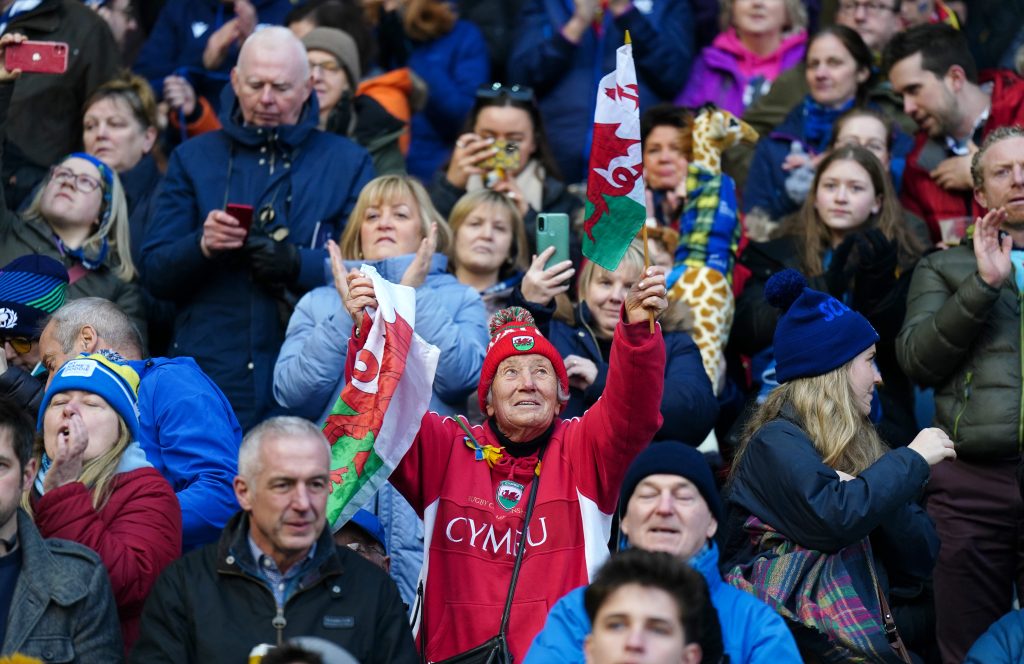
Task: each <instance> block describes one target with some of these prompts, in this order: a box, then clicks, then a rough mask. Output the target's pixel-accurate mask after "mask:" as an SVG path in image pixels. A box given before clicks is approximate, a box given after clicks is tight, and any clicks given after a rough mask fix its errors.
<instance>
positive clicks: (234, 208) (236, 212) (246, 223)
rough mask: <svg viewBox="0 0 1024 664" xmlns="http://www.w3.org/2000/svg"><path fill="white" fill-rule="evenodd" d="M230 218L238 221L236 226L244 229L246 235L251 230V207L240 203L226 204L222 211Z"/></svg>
mask: <svg viewBox="0 0 1024 664" xmlns="http://www.w3.org/2000/svg"><path fill="white" fill-rule="evenodd" d="M224 211H225V212H227V213H228V214H230V215H231V216H232V217H234V218H235V219H237V220H238V225H239V226H241V227H242V228H244V229H245V232H246V233H248V232H249V229H250V228H252V206H251V205H242V204H241V203H228V207H227V209H226V210H224Z"/></svg>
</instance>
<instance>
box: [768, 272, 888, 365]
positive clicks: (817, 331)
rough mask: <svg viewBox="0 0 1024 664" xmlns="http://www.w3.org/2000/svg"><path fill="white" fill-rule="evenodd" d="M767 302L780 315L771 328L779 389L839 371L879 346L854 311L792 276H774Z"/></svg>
mask: <svg viewBox="0 0 1024 664" xmlns="http://www.w3.org/2000/svg"><path fill="white" fill-rule="evenodd" d="M764 296H765V299H766V300H768V303H769V304H771V305H772V306H773V307H778V308H779V309H782V312H783V313H782V316H781V317H780V318H779V323H778V325H776V327H775V364H776V368H775V375H776V378H777V379H778V381H779V382H780V383H785V382H787V381H790V380H793V379H794V378H807V377H810V376H820V375H822V374H826V373H828V372H829V371H832V370H833V369H837V368H839V367H841V366H843V365H844V364H846V363H847V362H849V361H850V360H852V359H853V358H855V357H857V355H859V354H860V353H861V352H863V351H864V350H865V349H867V348H869V347H870V346H871V344H874V343H877V342H878V332H875V328H873V327H871V323H869V322H868V320H867V319H866V318H864V317H863V316H861V315H860V314H859V313H857V312H856V311H854V310H852V309H850V308H849V307H848V306H846V305H845V304H843V303H842V302H840V301H839V300H837V299H836V298H834V297H832V296H831V295H829V294H827V293H822V292H820V291H816V290H814V289H812V288H808V287H807V280H806V279H804V276H803V275H802V274H800V273H799V272H797V271H796V270H783V271H781V272H779V273H777V274H774V275H772V277H771V279H769V280H768V284H767V285H766V286H765V289H764Z"/></svg>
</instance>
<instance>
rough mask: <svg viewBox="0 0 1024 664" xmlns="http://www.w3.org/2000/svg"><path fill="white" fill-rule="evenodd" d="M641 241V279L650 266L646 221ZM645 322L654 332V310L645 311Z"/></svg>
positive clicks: (652, 332)
mask: <svg viewBox="0 0 1024 664" xmlns="http://www.w3.org/2000/svg"><path fill="white" fill-rule="evenodd" d="M643 241H644V274H643V276H642V277H641V279H643V277H646V276H647V268H649V267H650V266H651V258H650V256H648V255H647V222H644V228H643ZM647 323H648V327H649V328H650V331H651V334H652V335H653V334H654V312H653V311H648V312H647Z"/></svg>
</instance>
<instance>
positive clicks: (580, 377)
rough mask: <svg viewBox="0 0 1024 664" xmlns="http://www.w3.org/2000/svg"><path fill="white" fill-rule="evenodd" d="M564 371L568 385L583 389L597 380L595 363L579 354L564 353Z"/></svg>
mask: <svg viewBox="0 0 1024 664" xmlns="http://www.w3.org/2000/svg"><path fill="white" fill-rule="evenodd" d="M565 373H566V375H567V376H568V377H569V387H572V388H574V389H577V390H585V389H587V388H588V387H590V386H591V385H593V384H594V381H595V380H597V365H596V364H594V361H593V360H588V359H587V358H585V357H580V356H579V355H566V356H565Z"/></svg>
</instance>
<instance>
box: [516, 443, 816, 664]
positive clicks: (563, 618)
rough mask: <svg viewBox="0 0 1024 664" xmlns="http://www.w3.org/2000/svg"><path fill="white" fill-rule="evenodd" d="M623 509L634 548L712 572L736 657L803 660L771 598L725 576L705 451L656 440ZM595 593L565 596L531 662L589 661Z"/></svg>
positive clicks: (629, 485) (630, 478) (717, 504)
mask: <svg viewBox="0 0 1024 664" xmlns="http://www.w3.org/2000/svg"><path fill="white" fill-rule="evenodd" d="M619 514H620V516H621V517H622V526H621V528H622V533H623V535H624V536H625V537H626V538H628V543H629V545H630V546H632V547H633V548H634V549H637V550H643V551H656V552H661V553H665V554H669V555H671V556H672V557H673V558H674V559H676V560H678V561H679V562H681V563H686V564H687V565H688V566H689V567H692V568H693V569H694V570H695V571H697V572H699V573H700V575H701V576H703V577H704V581H705V582H706V583H707V588H708V593H709V595H710V601H711V604H712V605H713V607H714V612H715V613H717V615H718V622H719V623H720V624H721V634H720V635H719V639H720V640H721V642H722V646H724V651H725V654H727V655H728V657H729V660H728V661H730V662H732V664H757V663H760V664H772V663H775V664H781V662H798V661H799V658H798V655H797V651H796V644H795V643H794V642H793V637H792V636H791V635H790V633H789V630H787V629H786V626H785V624H784V623H783V621H782V619H781V618H780V617H779V616H778V615H777V614H776V613H775V612H774V611H772V609H771V608H769V607H768V606H767V605H766V604H764V603H762V602H759V601H757V600H756V599H754V598H753V597H751V596H749V595H748V594H746V593H744V592H742V591H740V590H737V589H736V588H733V587H732V586H730V585H729V584H727V583H725V582H723V581H722V575H721V574H720V573H719V571H718V545H717V544H716V543H715V539H714V536H715V533H716V532H717V531H718V526H719V521H721V519H722V516H723V515H722V501H721V499H720V498H719V496H718V490H717V489H716V488H715V480H714V477H713V476H712V474H711V468H709V467H708V464H707V462H706V461H705V460H704V457H703V455H702V454H701V453H700V452H698V451H697V450H695V449H693V448H690V447H688V446H685V445H679V444H676V443H660V444H653V445H651V446H650V447H648V448H647V449H646V450H644V451H643V452H641V453H640V454H639V456H637V458H636V459H635V460H634V461H633V463H632V464H631V465H630V467H629V470H627V471H626V480H625V482H624V483H623V486H622V494H621V496H620V497H619ZM620 555H621V554H620ZM595 583H596V582H595ZM591 587H593V586H591ZM589 592H590V591H589V590H588V589H586V588H577V589H576V590H573V591H572V592H570V593H569V594H567V595H566V596H565V597H563V598H562V599H560V600H558V603H557V604H555V605H554V606H553V607H552V608H551V612H550V613H549V614H548V619H547V622H546V623H545V624H544V630H543V631H542V632H541V633H540V634H538V635H537V638H536V639H534V641H533V645H532V646H531V647H530V652H529V653H527V656H526V660H525V661H524V662H523V664H546V663H547V662H562V663H563V664H581V663H582V662H583V661H584V660H583V641H584V637H585V636H586V634H587V632H589V631H590V630H591V624H592V622H593V617H592V616H590V617H588V614H589V611H585V610H584V605H585V597H584V596H585V594H586V593H589ZM706 643H707V641H705V644H706ZM708 654H710V653H709V652H708V651H707V646H706V645H705V655H708ZM709 661H718V660H709Z"/></svg>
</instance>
